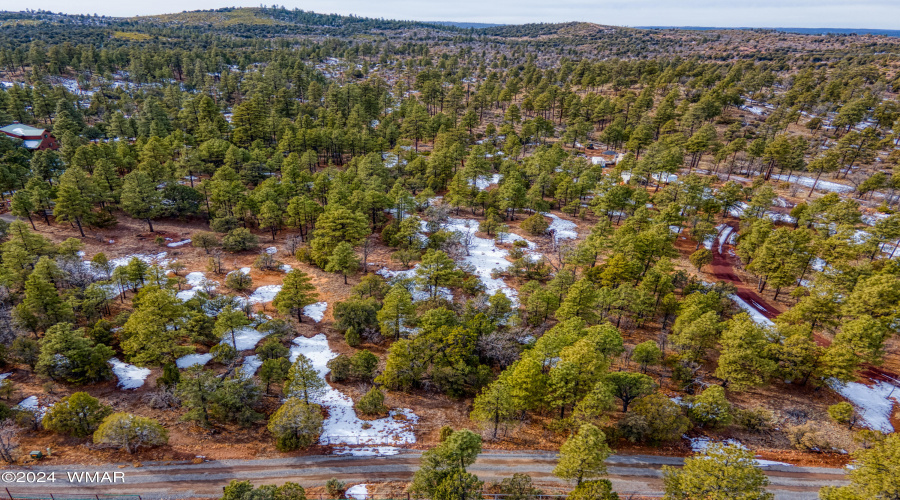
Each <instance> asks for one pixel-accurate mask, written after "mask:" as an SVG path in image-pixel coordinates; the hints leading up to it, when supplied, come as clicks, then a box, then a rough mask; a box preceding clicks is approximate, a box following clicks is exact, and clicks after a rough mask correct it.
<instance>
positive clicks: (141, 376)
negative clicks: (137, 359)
mask: <svg viewBox="0 0 900 500" xmlns="http://www.w3.org/2000/svg"><path fill="white" fill-rule="evenodd" d="M108 363H109V364H110V365H112V371H113V374H115V376H116V377H117V378H118V379H119V387H120V388H122V389H137V388H138V387H141V386H142V385H144V382H145V381H146V380H147V377H149V376H150V369H149V368H140V367H137V366H134V365H130V364H128V363H125V362H124V361H119V359H118V358H110V360H109V361H108Z"/></svg>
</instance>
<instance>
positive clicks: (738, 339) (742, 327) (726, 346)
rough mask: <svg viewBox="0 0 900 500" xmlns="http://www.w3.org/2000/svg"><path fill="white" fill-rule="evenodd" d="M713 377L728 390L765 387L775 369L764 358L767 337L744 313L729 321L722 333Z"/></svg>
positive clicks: (772, 363) (774, 366) (767, 359)
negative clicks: (724, 384) (717, 364)
mask: <svg viewBox="0 0 900 500" xmlns="http://www.w3.org/2000/svg"><path fill="white" fill-rule="evenodd" d="M719 342H720V344H721V346H722V347H721V354H720V355H719V366H718V367H717V368H716V376H717V377H719V378H720V379H722V380H724V381H725V383H726V384H727V385H729V386H730V387H731V388H732V390H736V391H740V390H743V389H746V388H748V387H753V386H760V385H763V384H765V383H766V382H767V381H768V379H769V377H770V376H771V375H772V373H773V372H774V371H775V369H776V368H777V365H776V363H775V361H773V360H771V359H769V358H768V346H769V335H767V332H766V329H765V328H763V327H761V326H759V325H757V324H756V323H754V322H753V320H752V319H750V316H748V315H747V314H746V313H741V314H738V315H737V316H735V317H733V318H731V320H730V321H728V323H727V324H726V326H725V331H724V332H722V338H721V340H720V341H719Z"/></svg>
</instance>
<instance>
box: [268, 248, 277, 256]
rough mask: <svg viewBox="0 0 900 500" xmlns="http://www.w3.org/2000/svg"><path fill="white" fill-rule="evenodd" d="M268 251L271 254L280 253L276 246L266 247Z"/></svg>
mask: <svg viewBox="0 0 900 500" xmlns="http://www.w3.org/2000/svg"><path fill="white" fill-rule="evenodd" d="M266 253H267V254H269V255H275V254H276V253H278V248H276V247H269V248H266Z"/></svg>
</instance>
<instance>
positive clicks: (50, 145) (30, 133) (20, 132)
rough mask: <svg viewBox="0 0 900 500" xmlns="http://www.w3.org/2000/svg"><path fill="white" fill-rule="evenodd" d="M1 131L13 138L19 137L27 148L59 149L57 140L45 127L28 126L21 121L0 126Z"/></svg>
mask: <svg viewBox="0 0 900 500" xmlns="http://www.w3.org/2000/svg"><path fill="white" fill-rule="evenodd" d="M0 132H3V133H4V134H6V135H7V136H9V137H12V138H13V139H19V140H21V141H23V142H24V146H25V147H26V148H28V149H32V150H34V149H40V150H44V149H59V142H58V141H57V140H56V137H53V134H51V133H50V132H48V131H47V130H46V129H42V128H35V127H29V126H28V125H22V124H21V123H13V124H12V125H7V126H5V127H3V128H0Z"/></svg>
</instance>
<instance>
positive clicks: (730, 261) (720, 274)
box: [712, 222, 779, 319]
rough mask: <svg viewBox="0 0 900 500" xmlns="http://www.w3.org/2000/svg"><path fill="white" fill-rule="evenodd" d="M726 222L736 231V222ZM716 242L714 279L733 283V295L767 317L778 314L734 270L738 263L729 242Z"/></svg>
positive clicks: (713, 262) (714, 247)
mask: <svg viewBox="0 0 900 500" xmlns="http://www.w3.org/2000/svg"><path fill="white" fill-rule="evenodd" d="M727 224H728V225H729V226H730V227H731V228H732V229H733V230H734V231H735V232H737V230H738V225H737V223H735V222H727ZM717 243H718V241H716V243H714V244H713V246H712V252H713V261H712V272H713V274H714V275H715V276H716V279H718V280H720V281H725V282H727V283H732V284H734V286H735V288H736V291H735V295H737V296H738V297H740V298H741V300H743V301H744V302H746V303H747V304H749V305H750V307H752V308H754V309H756V310H757V311H759V312H760V314H762V315H763V316H765V317H767V318H769V319H775V318H776V317H777V316H778V314H779V311H778V309H776V308H775V307H774V306H773V305H772V304H769V303H768V302H767V301H766V299H764V298H762V296H761V295H759V294H758V293H756V290H754V287H753V286H749V285H747V283H744V282H743V281H742V280H741V278H740V277H739V276H738V275H737V273H735V272H734V268H735V267H736V266H737V265H738V259H737V257H736V256H735V255H734V248H733V247H732V245H731V244H729V243H724V244H722V245H719V244H717Z"/></svg>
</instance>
